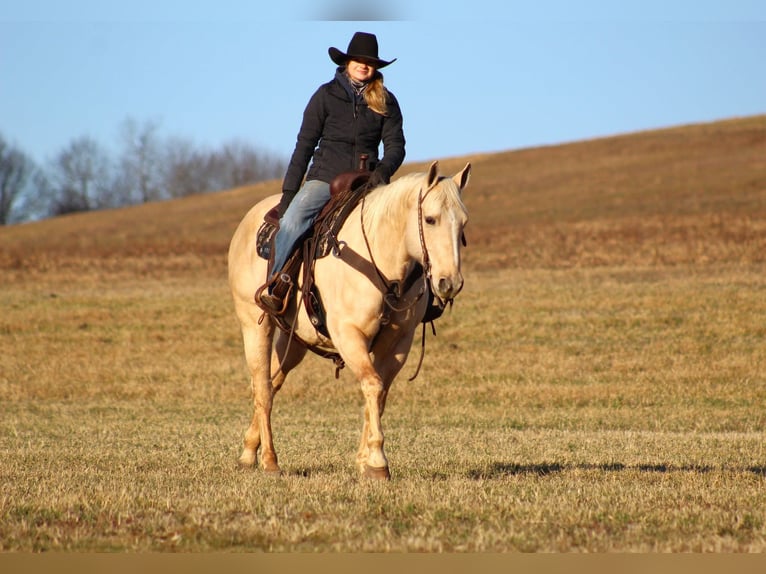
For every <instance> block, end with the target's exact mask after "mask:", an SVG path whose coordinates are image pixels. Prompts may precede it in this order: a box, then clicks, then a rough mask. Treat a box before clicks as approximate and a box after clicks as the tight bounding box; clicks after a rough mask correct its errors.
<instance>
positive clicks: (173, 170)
mask: <svg viewBox="0 0 766 574" xmlns="http://www.w3.org/2000/svg"><path fill="white" fill-rule="evenodd" d="M163 158H164V159H163V187H164V188H165V191H166V192H167V194H168V195H169V196H170V197H183V196H186V195H192V194H195V193H202V192H205V191H210V189H211V177H210V173H209V170H208V161H209V154H208V153H206V152H204V151H201V150H200V149H198V148H197V146H195V145H194V144H193V143H192V142H191V141H190V140H187V139H184V138H180V137H176V138H171V139H168V140H167V141H166V142H165V145H164V154H163Z"/></svg>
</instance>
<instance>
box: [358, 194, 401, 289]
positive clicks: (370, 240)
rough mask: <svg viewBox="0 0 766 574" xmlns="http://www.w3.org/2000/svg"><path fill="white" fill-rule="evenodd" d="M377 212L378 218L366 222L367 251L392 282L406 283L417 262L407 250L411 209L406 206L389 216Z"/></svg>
mask: <svg viewBox="0 0 766 574" xmlns="http://www.w3.org/2000/svg"><path fill="white" fill-rule="evenodd" d="M376 213H377V218H376V219H374V220H372V221H365V222H364V234H365V235H366V241H365V243H366V245H365V246H364V252H365V254H367V255H368V256H370V257H371V258H372V259H373V263H374V264H375V266H376V267H377V268H378V270H379V271H380V273H382V274H383V275H384V276H385V277H386V278H387V279H388V280H389V281H402V280H403V279H404V277H405V275H406V274H407V272H408V271H409V269H410V267H411V263H412V259H413V258H412V257H411V256H410V254H409V253H408V251H407V238H406V233H407V217H408V210H407V208H406V207H405V206H404V205H398V206H395V208H394V210H393V211H391V210H389V211H386V212H385V214H383V213H382V212H380V211H377V212H376ZM368 247H369V253H367V251H368Z"/></svg>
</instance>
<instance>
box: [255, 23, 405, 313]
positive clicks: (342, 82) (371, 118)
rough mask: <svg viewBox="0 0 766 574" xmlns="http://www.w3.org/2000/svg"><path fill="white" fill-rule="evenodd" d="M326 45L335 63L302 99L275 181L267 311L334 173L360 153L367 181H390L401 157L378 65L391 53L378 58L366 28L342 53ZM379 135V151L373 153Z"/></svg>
mask: <svg viewBox="0 0 766 574" xmlns="http://www.w3.org/2000/svg"><path fill="white" fill-rule="evenodd" d="M328 52H329V54H330V59H331V60H332V61H333V62H335V63H336V64H337V65H338V68H337V70H336V72H335V78H334V79H333V80H331V81H330V82H327V83H326V84H323V85H321V86H320V87H319V88H318V89H317V91H316V92H314V95H313V96H312V97H311V99H310V100H309V103H308V105H307V106H306V109H305V110H304V112H303V122H302V123H301V128H300V131H299V132H298V139H297V142H296V144H295V150H294V151H293V155H292V157H291V158H290V163H289V165H288V167H287V173H286V174H285V178H284V181H283V183H282V199H281V201H280V204H279V213H280V214H281V217H280V220H279V231H278V232H277V235H276V238H275V248H274V266H273V268H272V275H271V277H269V279H268V280H267V284H268V288H267V289H264V290H263V291H262V293H261V295H260V300H261V303H262V305H263V306H265V307H268V308H269V309H270V310H271V311H274V312H280V311H281V310H282V308H283V303H284V302H283V300H282V296H283V295H282V294H283V293H285V292H286V291H287V289H286V287H287V286H286V285H284V281H283V279H282V275H281V270H282V267H283V266H284V264H285V263H286V261H287V259H288V257H289V256H290V253H291V252H292V251H293V249H294V248H295V246H296V244H297V243H298V241H299V240H300V239H301V238H302V237H303V235H304V234H305V233H306V232H307V231H308V230H309V229H310V227H311V225H312V224H313V222H314V220H315V219H316V217H317V215H318V214H319V212H320V211H321V210H322V208H323V207H324V205H325V204H326V203H327V202H328V201H329V200H330V183H331V182H332V180H333V178H335V176H336V175H338V174H340V173H343V172H347V171H353V170H354V169H356V168H357V166H358V165H359V158H360V156H362V155H367V156H368V157H369V164H368V165H369V168H370V170H371V171H372V173H371V175H370V184H371V185H372V186H376V185H381V184H384V183H389V181H390V180H391V176H392V175H393V174H394V172H396V170H397V169H399V166H400V165H401V164H402V162H403V161H404V155H405V151H404V145H405V140H404V131H403V128H402V112H401V110H400V108H399V103H398V102H397V100H396V98H395V97H394V95H393V94H392V93H391V92H390V91H388V89H387V88H386V87H385V86H384V85H383V75H382V74H381V73H380V71H379V70H380V69H381V68H384V67H385V66H388V65H389V64H391V63H393V62H394V61H396V58H394V59H393V60H391V61H389V62H387V61H385V60H381V59H380V58H378V40H377V38H376V37H375V35H374V34H369V33H366V32H356V33H355V34H354V36H353V37H352V38H351V41H350V42H349V44H348V49H347V50H346V52H345V53H344V52H341V51H340V50H338V49H337V48H329V50H328ZM381 142H382V143H383V152H384V153H383V158H382V159H378V147H379V146H380V143H381ZM309 161H311V167H310V168H308V165H309ZM307 168H308V174H306V169H307ZM304 175H305V176H306V181H305V183H303V186H302V187H301V182H302V181H303V178H304ZM299 188H300V189H299ZM280 283H282V285H281V286H280V285H279V284H280Z"/></svg>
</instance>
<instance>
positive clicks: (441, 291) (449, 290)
mask: <svg viewBox="0 0 766 574" xmlns="http://www.w3.org/2000/svg"><path fill="white" fill-rule="evenodd" d="M435 287H436V288H435V289H434V293H435V294H436V295H437V296H438V297H439V299H441V300H442V301H449V300H450V299H454V298H455V297H457V294H458V293H460V291H461V290H462V289H463V277H461V276H460V275H458V277H457V279H455V280H453V279H450V278H449V277H441V278H440V279H439V281H438V283H437V284H436V286H435Z"/></svg>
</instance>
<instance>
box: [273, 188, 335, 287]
mask: <svg viewBox="0 0 766 574" xmlns="http://www.w3.org/2000/svg"><path fill="white" fill-rule="evenodd" d="M328 201H330V184H329V183H325V182H323V181H319V180H316V179H312V180H310V181H307V182H306V183H304V184H303V187H302V188H301V189H300V191H298V193H297V194H296V195H295V197H294V198H293V200H292V201H291V202H290V205H289V206H288V207H287V210H286V211H285V212H284V213H283V214H282V216H281V217H280V219H279V231H277V235H276V237H275V238H274V268H273V271H274V272H275V273H279V272H280V271H281V270H282V267H283V266H284V264H285V263H286V262H287V258H288V257H290V254H291V253H292V252H293V249H294V248H295V246H296V244H297V243H298V241H299V240H300V239H301V237H303V234H304V233H306V231H308V230H309V228H310V227H311V226H312V225H313V223H314V220H315V219H316V217H317V215H319V212H320V211H322V208H323V207H324V206H325V204H326V203H327V202H328Z"/></svg>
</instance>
